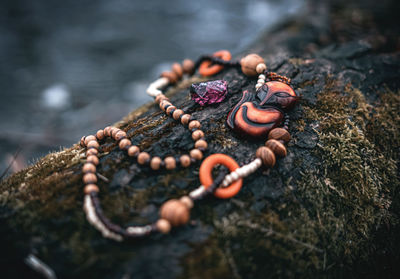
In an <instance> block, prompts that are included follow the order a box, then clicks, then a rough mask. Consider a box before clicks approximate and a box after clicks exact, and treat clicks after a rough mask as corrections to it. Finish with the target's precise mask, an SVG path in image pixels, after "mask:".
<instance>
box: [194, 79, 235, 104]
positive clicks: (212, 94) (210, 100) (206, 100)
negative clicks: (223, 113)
mask: <svg viewBox="0 0 400 279" xmlns="http://www.w3.org/2000/svg"><path fill="white" fill-rule="evenodd" d="M227 93H228V82H226V81H225V80H213V81H208V82H200V83H196V84H192V86H191V87H190V94H191V96H192V100H193V101H195V102H196V103H198V104H200V105H201V106H204V105H207V104H208V105H209V104H217V103H220V102H222V101H223V100H224V99H225V97H226V94H227Z"/></svg>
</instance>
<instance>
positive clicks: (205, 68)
mask: <svg viewBox="0 0 400 279" xmlns="http://www.w3.org/2000/svg"><path fill="white" fill-rule="evenodd" d="M213 56H215V57H218V58H221V59H223V60H225V61H229V60H231V58H232V55H231V53H230V52H229V51H227V50H220V51H217V52H215V53H214V54H213ZM223 68H224V66H223V65H217V64H215V65H212V66H211V61H204V62H203V63H201V64H200V67H199V73H200V75H202V76H205V77H208V76H213V75H215V74H217V73H218V72H220V71H221V70H222V69H223Z"/></svg>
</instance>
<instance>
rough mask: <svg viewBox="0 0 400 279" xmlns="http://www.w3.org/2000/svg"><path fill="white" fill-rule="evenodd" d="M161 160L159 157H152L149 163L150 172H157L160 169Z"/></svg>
mask: <svg viewBox="0 0 400 279" xmlns="http://www.w3.org/2000/svg"><path fill="white" fill-rule="evenodd" d="M161 162H162V160H161V158H160V157H153V158H152V159H151V161H150V167H151V169H152V170H159V169H160V167H161Z"/></svg>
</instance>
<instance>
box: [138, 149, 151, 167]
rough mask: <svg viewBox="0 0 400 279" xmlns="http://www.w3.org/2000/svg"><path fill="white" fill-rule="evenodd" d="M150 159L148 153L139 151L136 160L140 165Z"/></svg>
mask: <svg viewBox="0 0 400 279" xmlns="http://www.w3.org/2000/svg"><path fill="white" fill-rule="evenodd" d="M149 160H150V154H149V153H147V152H140V153H139V155H138V157H137V161H138V163H139V164H140V165H144V164H146V163H147V162H148V161H149Z"/></svg>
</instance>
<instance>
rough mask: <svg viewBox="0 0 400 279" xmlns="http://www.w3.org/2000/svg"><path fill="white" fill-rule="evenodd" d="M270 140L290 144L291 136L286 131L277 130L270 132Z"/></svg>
mask: <svg viewBox="0 0 400 279" xmlns="http://www.w3.org/2000/svg"><path fill="white" fill-rule="evenodd" d="M268 139H275V140H283V141H284V142H289V141H290V134H289V132H288V131H287V130H286V129H283V128H275V129H272V130H271V131H270V132H269V134H268Z"/></svg>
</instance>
